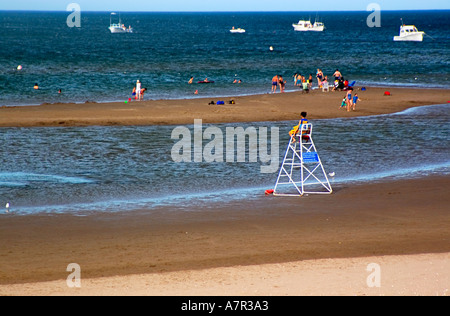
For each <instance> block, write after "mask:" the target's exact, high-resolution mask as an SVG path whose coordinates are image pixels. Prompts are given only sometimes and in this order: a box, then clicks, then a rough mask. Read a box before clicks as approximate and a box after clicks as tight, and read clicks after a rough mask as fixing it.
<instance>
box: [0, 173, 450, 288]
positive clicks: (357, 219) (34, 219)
mask: <svg viewBox="0 0 450 316" xmlns="http://www.w3.org/2000/svg"><path fill="white" fill-rule="evenodd" d="M449 187H450V178H449V177H429V178H425V179H416V180H402V181H395V182H386V183H372V184H364V185H351V184H348V185H345V186H338V187H336V188H335V193H334V194H333V195H329V196H328V195H327V196H323V195H320V196H312V195H311V196H308V197H303V198H278V197H272V196H270V197H266V196H263V193H262V194H261V195H262V196H261V198H260V199H258V200H257V201H252V202H246V201H241V202H230V203H224V205H223V206H222V207H219V208H214V209H208V210H200V209H193V210H191V211H188V212H175V211H174V212H170V210H169V209H167V210H159V211H155V210H140V211H131V212H123V213H116V214H92V215H89V216H83V217H80V216H78V217H77V216H71V215H35V216H14V215H1V216H0V239H1V240H2V243H1V244H0V267H1V269H0V295H9V294H14V293H15V294H19V295H22V294H23V295H40V294H48V293H53V292H52V291H56V290H57V288H51V285H48V283H38V284H34V285H33V286H34V287H33V290H32V291H31V290H27V289H31V288H30V286H31V285H30V284H25V285H22V287H20V286H19V287H18V285H17V284H24V283H35V282H44V281H52V280H53V281H54V280H59V282H65V280H66V278H67V276H68V275H69V272H66V268H67V266H68V264H70V263H77V264H79V265H80V267H81V269H82V278H83V280H88V279H89V280H91V281H89V282H91V283H92V284H91V285H90V286H89V287H86V288H85V290H89V292H88V293H89V295H90V294H99V295H101V294H102V293H104V294H106V295H129V294H133V293H141V292H139V289H138V288H135V287H134V284H129V283H127V284H126V286H121V284H122V285H123V283H120V282H127V281H126V280H129V279H127V278H129V276H132V275H148V277H150V278H152V275H153V277H163V276H164V275H167V274H166V273H177V274H175V275H177V276H178V277H177V278H180V279H178V282H179V283H181V284H182V285H183V286H185V287H188V286H189V284H190V283H189V277H188V276H190V275H192V273H194V272H193V271H197V272H195V273H197V275H199V276H198V277H199V278H200V279H198V282H200V283H201V282H202V280H203V282H207V280H209V279H210V277H208V275H210V274H209V273H208V271H211V270H208V269H222V270H220V271H222V272H223V271H227V270H223V269H227V268H231V267H247V268H245V269H248V267H255V266H256V267H257V266H261V268H263V266H264V267H266V268H267V266H265V265H271V264H275V267H278V269H279V266H277V264H287V263H295V262H297V263H299V262H310V263H311V266H310V268H311V269H313V268H314V262H316V261H310V260H318V259H319V260H320V259H344V258H364V257H374V256H376V257H380V256H403V255H415V254H439V253H442V254H446V253H449V252H450V242H449V241H450V229H449V227H450V213H449V212H448V205H449V203H450V196H449V195H448V190H449ZM401 258H403V257H401ZM404 258H408V257H404ZM440 258H441V259H442V256H441V257H440ZM444 258H448V257H444ZM398 260H401V259H398ZM369 261H370V260H369ZM441 261H442V260H441ZM350 262H352V261H350ZM371 262H372V261H371ZM408 262H409V263H411V262H410V261H408V259H405V261H404V264H408ZM443 262H444V265H445V262H447V263H448V261H445V260H444V261H443ZM319 263H320V261H319ZM441 263H442V262H441ZM302 264H307V265H309V264H308V263H302ZM411 264H412V263H411ZM342 265H343V263H342V262H341V263H340V264H337V265H336V269H338V270H339V269H340V268H339V267H342ZM447 267H448V264H447ZM266 268H264V269H265V270H262V271H265V272H262V274H261V275H260V276H259V277H260V278H263V279H264V276H265V275H266V274H270V273H271V272H270V269H269V268H267V269H268V270H267V269H266ZM363 268H364V269H365V267H363ZM236 269H238V270H239V268H236ZM245 269H244V270H243V271H246V270H245ZM250 269H251V268H250ZM254 269H257V268H254ZM201 271H203V272H204V273H205V274H204V279H201V275H202V272H201ZM277 271H278V272H280V270H277V269H275V270H273V272H274V273H278V272H277ZM448 271H449V270H448V269H444V270H442V271H440V273H441V275H440V277H439V276H436V278H437V279H439V280H441V279H442V278H447V280H448V276H449V273H448ZM337 272H338V271H337ZM330 273H331V272H330ZM341 273H342V271H341ZM398 273H399V275H398V276H399V277H400V276H401V277H402V278H407V275H408V273H410V272H408V270H405V271H398ZM366 274H367V275H368V273H366V272H364V275H366ZM169 275H173V274H169ZM219 275H220V274H219ZM312 275H313V274H312ZM228 276H229V277H232V276H231V275H228ZM102 277H115V279H114V280H115V281H114V282H115V284H116V286H112V287H111V286H109V287H108V288H105V287H104V285H103V286H102V285H101V284H102V283H101V281H100V279H98V278H102ZM312 279H314V278H312ZM96 280H97V281H96ZM119 280H121V281H119ZM183 280H185V281H186V282H183ZM252 280H253V284H254V286H253V287H252V290H251V291H250V289H249V291H248V292H247V291H246V290H245V284H243V283H239V281H234V282H238V283H239V286H241V288H242V289H241V290H240V291H238V292H236V294H240V295H241V294H242V295H243V294H245V295H255V292H254V291H255V290H257V289H258V284H260V283H261V284H260V285H261V286H264V284H265V283H264V282H259V281H258V278H256V277H254V278H253V279H252ZM444 280H445V279H444ZM223 282H227V278H226V277H225V280H224V281H223ZM243 282H244V283H245V282H246V281H245V280H244V279H243ZM169 283H170V282H169ZM10 284H16V286H15V287H14V286H13V287H11V286H10ZM50 284H55V283H50ZM56 284H59V286H60V285H61V283H58V282H57V283H56ZM86 284H89V283H86ZM440 284H441V283H440ZM163 285H164V286H166V287H165V288H164V287H163ZM304 285H305V286H308V284H307V283H304ZM48 286H50V288H49V287H48ZM161 286H162V287H161V291H162V292H161V293H165V294H168V295H170V294H171V295H183V294H184V293H186V291H182V288H183V287H182V286H181V285H180V286H181V287H180V288H179V289H178V290H177V289H173V288H172V291H170V289H171V285H170V284H168V283H164V284H162V285H161ZM236 286H237V285H236ZM309 286H314V284H309ZM315 286H316V293H317V292H319V293H320V288H321V286H322V285H315ZM326 286H327V284H326V283H324V284H323V288H322V289H323V294H324V295H327V287H326ZM399 286H400V284H399ZM108 289H110V290H111V292H109V293H108V291H107V290H108ZM113 289H114V291H113ZM164 289H166V290H167V291H166V292H164ZM157 290H158V288H157V287H152V291H150V290H149V291H148V292H147V294H149V295H152V293H153V294H155V295H158V292H157ZM286 290H287V289H286ZM105 291H106V292H105ZM141 291H142V288H141ZM155 291H156V292H155ZM62 293H65V294H68V295H72V294H75V293H74V292H62ZM193 293H197V292H193ZM261 293H265V294H270V293H267V291H265V292H264V291H262V292H261ZM275 293H279V291H276V290H274V294H275ZM283 293H284V292H283ZM141 294H142V293H141ZM331 294H332V293H331ZM339 294H343V295H354V294H358V293H357V292H353V291H351V290H348V291H347V292H340V293H339ZM359 294H361V293H359ZM369 294H370V293H369ZM418 294H419V295H420V294H421V293H418ZM423 294H425V293H423ZM208 295H233V293H230V292H226V293H225V292H223V291H222V290H221V287H217V291H215V292H211V293H209V294H208ZM283 295H298V293H289V292H287V293H285V294H283Z"/></svg>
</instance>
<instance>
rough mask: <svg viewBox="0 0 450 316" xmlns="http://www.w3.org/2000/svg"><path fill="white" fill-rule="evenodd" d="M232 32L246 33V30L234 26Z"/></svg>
mask: <svg viewBox="0 0 450 316" xmlns="http://www.w3.org/2000/svg"><path fill="white" fill-rule="evenodd" d="M230 32H231V33H245V30H244V29H241V28H237V29H236V28H234V26H233V28H232V29H231V30H230Z"/></svg>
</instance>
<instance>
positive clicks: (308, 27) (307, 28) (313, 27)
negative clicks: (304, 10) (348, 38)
mask: <svg viewBox="0 0 450 316" xmlns="http://www.w3.org/2000/svg"><path fill="white" fill-rule="evenodd" d="M292 26H293V27H294V30H295V31H298V32H323V30H325V24H323V23H322V22H317V21H316V22H314V24H312V23H311V21H305V20H300V21H298V23H297V24H292Z"/></svg>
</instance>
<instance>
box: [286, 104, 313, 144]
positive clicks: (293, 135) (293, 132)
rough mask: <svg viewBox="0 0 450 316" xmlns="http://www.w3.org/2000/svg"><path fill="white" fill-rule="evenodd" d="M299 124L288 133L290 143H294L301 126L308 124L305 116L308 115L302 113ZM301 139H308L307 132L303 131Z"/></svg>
mask: <svg viewBox="0 0 450 316" xmlns="http://www.w3.org/2000/svg"><path fill="white" fill-rule="evenodd" d="M300 115H301V119H300V122H298V125H296V126H294V127H293V128H292V130H291V131H290V132H289V135H290V136H291V139H292V142H293V143H295V142H296V139H295V138H296V137H297V135H298V134H299V132H300V131H301V130H302V125H304V124H308V120H307V119H306V116H307V115H308V113H306V112H302V113H301V114H300ZM302 138H303V139H309V131H307V130H303V131H302Z"/></svg>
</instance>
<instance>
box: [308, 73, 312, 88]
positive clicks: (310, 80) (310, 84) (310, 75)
mask: <svg viewBox="0 0 450 316" xmlns="http://www.w3.org/2000/svg"><path fill="white" fill-rule="evenodd" d="M312 84H313V76H312V74H309V78H308V85H309V89H310V90H312Z"/></svg>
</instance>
